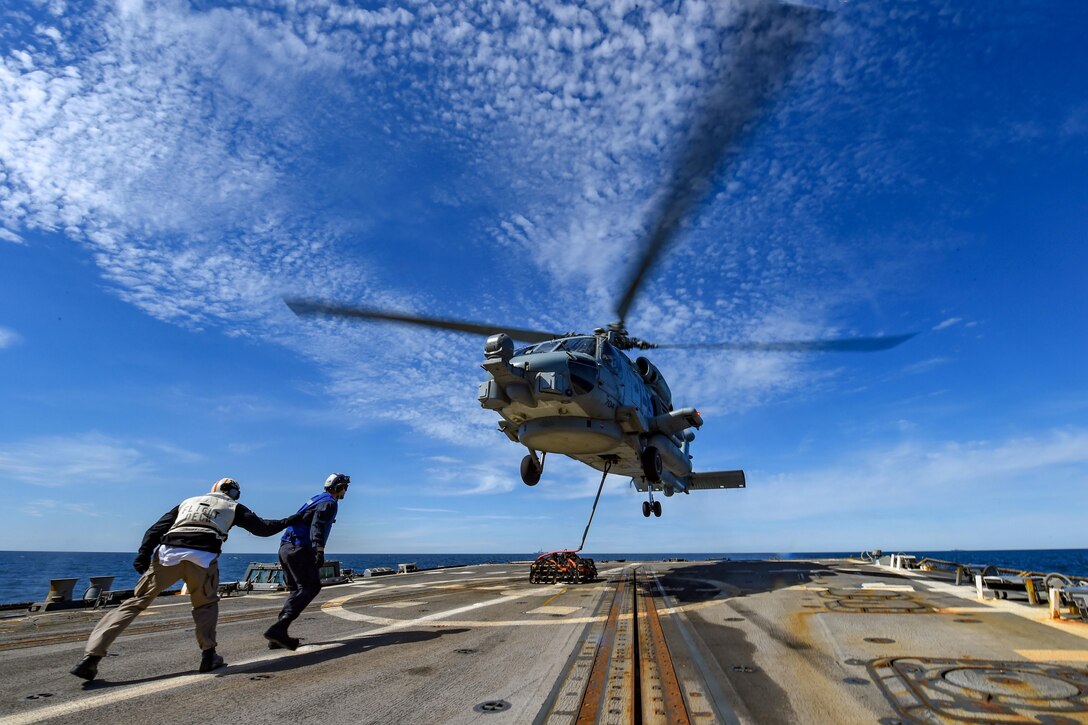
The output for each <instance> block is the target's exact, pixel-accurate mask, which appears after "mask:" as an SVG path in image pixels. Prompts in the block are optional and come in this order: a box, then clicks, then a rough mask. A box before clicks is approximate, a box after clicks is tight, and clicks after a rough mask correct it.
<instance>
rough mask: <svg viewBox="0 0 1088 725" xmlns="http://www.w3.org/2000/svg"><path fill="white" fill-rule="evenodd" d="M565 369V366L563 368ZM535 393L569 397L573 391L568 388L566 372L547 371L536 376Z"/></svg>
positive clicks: (568, 375)
mask: <svg viewBox="0 0 1088 725" xmlns="http://www.w3.org/2000/svg"><path fill="white" fill-rule="evenodd" d="M564 367H566V366H564ZM536 391H537V392H538V393H540V394H542V395H563V396H566V397H568V398H569V397H571V396H572V395H574V390H573V389H571V386H570V373H569V372H568V371H560V370H549V371H539V372H537V374H536Z"/></svg>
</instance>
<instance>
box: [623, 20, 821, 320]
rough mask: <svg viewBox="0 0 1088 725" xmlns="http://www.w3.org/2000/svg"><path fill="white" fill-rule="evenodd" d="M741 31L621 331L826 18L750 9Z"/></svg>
mask: <svg viewBox="0 0 1088 725" xmlns="http://www.w3.org/2000/svg"><path fill="white" fill-rule="evenodd" d="M750 5H751V7H750V8H749V9H747V10H745V11H743V12H742V15H741V17H740V19H739V22H738V24H737V26H736V28H735V29H734V30H735V37H736V38H737V39H738V43H737V46H736V47H735V48H734V49H733V51H732V55H731V57H730V59H729V61H728V62H727V64H726V67H725V69H724V72H723V73H722V75H721V76H720V79H719V81H718V82H717V85H716V87H715V88H714V89H712V90H711V92H710V94H709V95H708V96H707V99H706V101H705V104H704V106H703V107H702V109H701V110H700V111H699V112H698V113H697V114H696V116H695V122H694V123H693V124H692V127H691V131H690V132H689V134H688V138H687V140H686V142H684V145H683V149H682V151H681V152H680V153H679V154H678V156H677V158H676V160H675V162H674V164H673V167H672V168H673V172H672V175H671V178H670V180H669V181H668V182H667V186H666V188H665V191H664V193H662V194H661V196H660V197H659V201H658V202H657V204H656V208H655V209H654V211H653V213H652V215H651V217H650V218H651V219H652V220H653V222H652V224H651V225H650V227H649V229H650V231H649V233H648V234H647V236H646V237H645V238H644V240H643V241H642V243H641V244H640V245H637V247H636V248H640V249H641V250H642V251H641V254H640V256H639V262H638V265H637V266H636V267H635V269H634V272H633V273H632V274H631V277H630V279H628V281H627V285H626V287H625V289H624V293H623V296H622V297H621V298H620V300H619V304H618V305H617V307H616V314H617V316H618V319H619V324H620V326H621V327H622V325H623V322H624V320H626V319H627V312H628V310H629V309H630V307H631V303H632V302H633V301H634V299H635V295H636V294H637V293H638V291H639V288H640V287H641V286H642V283H643V282H644V281H645V279H646V276H647V274H649V272H650V270H651V269H652V268H653V266H654V264H655V263H656V262H657V260H658V258H659V257H660V256H661V252H662V251H663V250H664V248H665V246H666V245H667V244H668V242H669V240H670V239H671V238H672V237H673V236H674V235H675V234H676V231H677V229H678V228H679V226H680V225H681V223H682V222H683V220H684V218H685V217H686V216H687V215H688V213H689V212H690V211H691V209H692V207H693V206H695V204H696V203H698V201H699V200H700V199H702V198H703V196H705V195H706V193H707V191H708V190H709V188H710V185H711V181H712V180H713V176H714V172H715V171H716V170H717V169H719V168H721V167H722V166H724V164H725V163H726V162H727V161H729V160H731V159H732V158H733V157H735V156H736V155H737V152H738V149H739V146H738V143H737V141H738V139H739V137H740V136H741V135H743V133H744V131H745V130H746V129H747V128H748V127H749V126H750V125H751V124H752V122H754V121H755V120H756V119H757V118H758V117H759V116H760V115H761V113H762V112H763V110H764V109H765V108H766V107H767V106H768V105H769V104H770V102H771V100H772V99H773V97H774V96H775V94H776V92H777V91H778V89H779V88H780V87H781V86H782V85H783V84H784V82H785V80H786V78H787V76H788V75H789V71H790V69H791V67H793V66H794V65H795V63H794V61H795V60H796V59H797V57H798V56H799V55H800V53H799V51H800V50H801V49H802V48H803V47H804V45H805V44H806V40H807V38H808V37H809V36H810V34H811V31H812V29H813V28H814V27H815V26H816V25H817V24H818V21H819V19H820V18H822V17H824V16H825V15H826V12H825V11H822V10H817V9H814V8H806V7H798V6H787V5H785V4H781V3H778V2H773V1H771V0H761V1H758V2H752V3H750Z"/></svg>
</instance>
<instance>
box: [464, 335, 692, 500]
mask: <svg viewBox="0 0 1088 725" xmlns="http://www.w3.org/2000/svg"><path fill="white" fill-rule="evenodd" d="M485 356H486V359H485V361H484V363H483V365H482V367H483V368H484V370H485V371H486V372H487V373H488V379H487V380H485V381H484V382H482V383H481V384H480V386H479V392H478V400H479V402H480V405H482V406H483V407H484V408H488V409H490V410H494V411H496V412H497V413H498V414H499V415H500V416H501V418H502V420H500V421H499V430H501V431H502V432H503V433H504V434H506V436H507V437H508V438H509V439H510V440H511V441H514V442H515V443H519V444H521V445H523V446H525V447H526V448H528V449H529V453H530V456H531V457H532V458H533V460H534V461H535V460H537V459H536V454H537V452H544V453H560V454H563V455H566V456H569V457H571V458H573V459H575V460H578V461H581V462H582V463H585V464H586V465H589V466H591V467H592V468H595V469H597V470H600V471H604V470H606V468H607V469H608V470H609V471H610V472H612V473H616V474H619V475H625V476H631V477H632V478H634V479H639V482H640V483H642V484H646V485H650V486H652V487H653V489H654V490H659V491H664V492H665V494H666V495H672V494H673V493H675V492H676V491H682V492H686V491H687V485H686V479H687V477H688V476H690V474H691V458H690V456H689V454H688V450H687V449H688V445H687V444H688V443H690V441H691V440H692V439H693V438H694V435H693V434H692V433H691V432H690V431H689V429H690V428H698V427H699V426H700V425H702V418H701V417H700V416H699V413H698V411H696V410H695V409H693V408H685V409H682V410H677V411H674V410H673V408H672V393H671V392H670V391H669V388H668V386H667V384H666V383H665V380H664V378H663V377H662V376H661V374H660V372H658V370H657V369H656V368H655V367H654V366H653V364H652V363H650V361H649V360H647V359H646V358H644V357H640V358H638V359H637V360H636V361H634V362H632V361H631V360H630V358H628V357H627V356H626V355H625V354H624V353H623V351H622V350H620V349H618V348H617V347H616V346H615V345H613V344H612V343H611V342H610V340H609V335H608V334H607V333H604V334H596V335H585V336H570V337H564V338H558V339H556V340H550V341H547V342H543V343H538V344H536V345H532V346H529V347H526V348H523V349H521V350H518V351H516V352H515V351H514V350H513V344H512V341H511V340H510V338H509V337H508V336H506V335H501V334H500V335H494V336H492V337H491V338H489V339H488V344H487V346H486V347H485ZM647 449H653V450H651V452H650V457H651V458H658V459H659V462H657V464H656V467H655V466H654V464H653V462H651V463H649V464H648V463H647V461H646V458H647ZM648 466H649V467H648ZM524 475H525V468H524V467H523V477H524ZM537 476H539V472H538V473H537ZM529 482H530V480H529V479H526V483H529ZM532 483H535V481H532Z"/></svg>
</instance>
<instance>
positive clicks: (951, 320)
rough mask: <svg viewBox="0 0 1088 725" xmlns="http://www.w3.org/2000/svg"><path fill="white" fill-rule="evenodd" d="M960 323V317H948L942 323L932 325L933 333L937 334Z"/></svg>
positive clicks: (961, 320)
mask: <svg viewBox="0 0 1088 725" xmlns="http://www.w3.org/2000/svg"><path fill="white" fill-rule="evenodd" d="M961 322H963V318H962V317H949V318H948V319H947V320H944V321H943V322H940V323H939V324H937V325H934V327H933V331H934V332H937V331H939V330H947V329H948V328H949V327H952V326H953V325H958V324H959V323H961Z"/></svg>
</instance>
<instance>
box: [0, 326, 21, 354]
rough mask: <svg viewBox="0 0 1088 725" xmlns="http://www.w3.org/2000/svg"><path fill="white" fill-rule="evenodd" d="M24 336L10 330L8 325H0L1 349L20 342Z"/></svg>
mask: <svg viewBox="0 0 1088 725" xmlns="http://www.w3.org/2000/svg"><path fill="white" fill-rule="evenodd" d="M21 340H22V338H21V337H20V336H19V334H18V333H17V332H15V330H10V329H8V328H6V327H0V350H3V349H4V348H5V347H12V346H13V345H16V344H18V343H19V342H20V341H21Z"/></svg>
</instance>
